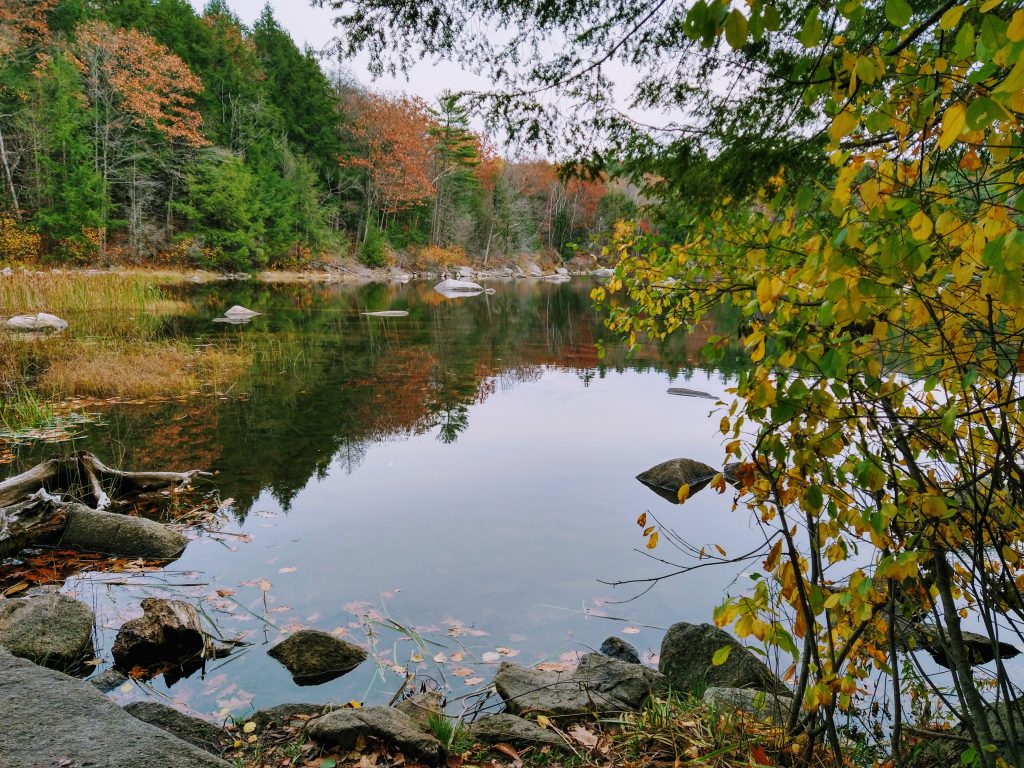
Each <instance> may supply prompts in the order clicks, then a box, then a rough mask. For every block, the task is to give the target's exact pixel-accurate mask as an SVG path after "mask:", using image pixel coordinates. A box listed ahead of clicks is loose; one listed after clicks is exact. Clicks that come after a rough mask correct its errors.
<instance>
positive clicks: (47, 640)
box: [0, 592, 95, 673]
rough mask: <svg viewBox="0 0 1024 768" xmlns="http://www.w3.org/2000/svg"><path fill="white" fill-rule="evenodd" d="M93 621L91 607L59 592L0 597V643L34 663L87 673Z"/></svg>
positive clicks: (91, 648)
mask: <svg viewBox="0 0 1024 768" xmlns="http://www.w3.org/2000/svg"><path fill="white" fill-rule="evenodd" d="M94 621H95V616H94V615H93V612H92V608H90V607H89V606H87V605H86V604H85V603H82V602H79V601H78V600H74V599H72V598H70V597H68V596H67V595H62V594H60V593H59V592H50V593H48V594H44V595H39V596H37V597H31V598H20V599H9V600H0V645H2V646H3V647H4V648H6V649H7V650H8V651H10V652H11V653H13V654H14V655H15V656H20V657H22V658H24V659H28V660H29V661H33V662H35V663H36V664H42V665H43V666H46V667H52V668H53V669H59V670H61V671H62V672H68V673H75V672H87V671H89V670H88V668H85V667H82V662H83V661H87V660H88V659H90V658H92V655H93V652H94V651H93V644H92V630H93V622H94Z"/></svg>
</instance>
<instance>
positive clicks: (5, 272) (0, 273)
mask: <svg viewBox="0 0 1024 768" xmlns="http://www.w3.org/2000/svg"><path fill="white" fill-rule="evenodd" d="M13 274H14V270H13V269H11V268H10V267H4V268H3V269H0V277H11V276H12V275H13Z"/></svg>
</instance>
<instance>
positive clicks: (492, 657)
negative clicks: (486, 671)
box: [480, 651, 501, 664]
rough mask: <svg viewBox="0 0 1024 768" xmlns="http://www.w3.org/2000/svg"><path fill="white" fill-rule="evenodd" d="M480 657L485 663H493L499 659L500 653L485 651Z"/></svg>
mask: <svg viewBox="0 0 1024 768" xmlns="http://www.w3.org/2000/svg"><path fill="white" fill-rule="evenodd" d="M480 658H481V659H482V660H483V662H484V663H485V664H494V663H496V662H498V661H500V660H501V654H500V653H493V652H491V651H488V652H487V653H485V654H484V655H483V656H481V657H480Z"/></svg>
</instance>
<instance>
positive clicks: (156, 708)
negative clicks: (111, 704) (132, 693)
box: [124, 701, 228, 755]
mask: <svg viewBox="0 0 1024 768" xmlns="http://www.w3.org/2000/svg"><path fill="white" fill-rule="evenodd" d="M124 711H125V712H127V713H128V714H129V715H131V716H132V717H135V718H138V719H139V720H141V721H142V722H144V723H149V724H150V725H155V726H156V727H157V728H160V729H161V730H164V731H167V732H168V733H171V734H174V735H175V736H177V737H178V738H179V739H181V740H182V741H187V742H188V743H189V744H192V745H193V746H196V747H199V748H200V749H203V750H206V751H207V752H209V753H211V754H214V755H219V754H220V753H221V751H222V746H223V743H222V742H223V741H224V740H225V739H227V738H228V734H227V732H226V731H225V730H223V729H222V728H218V727H217V726H215V725H214V724H213V723H208V722H206V721H205V720H200V719H199V718H198V717H191V716H190V715H186V714H184V713H182V712H179V711H178V710H176V709H172V708H171V707H168V706H167V705H166V704H161V703H159V702H157V701H134V702H132V703H131V704H125V706H124Z"/></svg>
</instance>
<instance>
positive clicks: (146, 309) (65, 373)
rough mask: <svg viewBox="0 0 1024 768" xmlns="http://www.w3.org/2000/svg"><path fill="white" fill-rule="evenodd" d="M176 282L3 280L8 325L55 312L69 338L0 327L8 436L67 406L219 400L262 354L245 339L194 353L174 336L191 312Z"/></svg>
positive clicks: (59, 276)
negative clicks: (177, 320)
mask: <svg viewBox="0 0 1024 768" xmlns="http://www.w3.org/2000/svg"><path fill="white" fill-rule="evenodd" d="M166 282H167V281H166V280H164V279H162V278H159V277H156V276H151V275H146V274H137V273H128V274H113V273H100V274H89V273H40V272H19V273H15V274H14V275H12V276H9V277H4V278H0V318H5V317H8V316H11V315H16V314H30V313H31V314H34V313H36V312H49V313H51V314H54V315H57V316H59V317H62V318H64V319H66V320H67V321H68V322H69V328H68V330H67V331H65V332H63V333H59V334H51V335H48V336H45V337H42V338H31V337H26V336H17V335H15V334H10V333H6V332H4V331H3V330H2V329H0V419H2V422H3V427H4V431H5V432H7V433H12V432H15V433H16V432H24V431H25V430H26V429H29V430H31V429H33V428H38V427H42V426H45V425H46V424H47V422H48V421H50V422H52V420H53V411H54V409H55V404H56V403H58V402H60V401H61V400H63V399H65V398H97V399H122V400H145V399H167V398H179V397H187V396H189V395H195V394H200V393H204V392H219V391H221V390H223V389H225V388H227V387H229V386H230V385H231V384H232V383H233V382H235V381H237V380H238V378H239V377H241V376H242V375H243V373H244V371H245V369H246V367H247V364H248V363H249V361H250V360H251V359H253V353H254V349H252V348H251V345H248V346H247V345H246V344H243V343H242V342H240V341H239V340H224V341H223V342H219V343H217V344H207V345H202V346H194V345H193V344H192V343H190V342H189V341H188V340H185V339H181V338H175V337H173V336H170V335H169V330H168V329H169V328H170V323H169V322H168V321H169V320H170V318H172V317H175V316H181V315H185V314H188V313H190V312H192V311H194V310H193V307H192V305H191V304H189V303H187V302H185V301H182V300H181V299H179V298H176V297H175V296H172V295H169V293H168V292H167V291H166V290H165V288H166Z"/></svg>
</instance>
